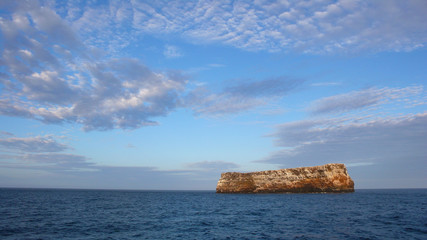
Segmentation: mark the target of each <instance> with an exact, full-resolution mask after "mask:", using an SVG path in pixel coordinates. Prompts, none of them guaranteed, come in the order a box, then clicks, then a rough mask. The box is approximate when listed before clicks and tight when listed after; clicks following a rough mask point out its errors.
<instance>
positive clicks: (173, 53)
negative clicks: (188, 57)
mask: <svg viewBox="0 0 427 240" xmlns="http://www.w3.org/2000/svg"><path fill="white" fill-rule="evenodd" d="M163 55H164V56H165V57H166V58H179V57H182V55H183V54H182V52H181V50H179V48H178V47H176V46H172V45H166V46H165V49H164V51H163Z"/></svg>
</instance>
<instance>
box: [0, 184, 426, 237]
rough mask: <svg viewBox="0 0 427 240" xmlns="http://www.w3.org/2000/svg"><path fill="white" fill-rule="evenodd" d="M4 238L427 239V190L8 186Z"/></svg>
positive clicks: (1, 220) (1, 224)
mask: <svg viewBox="0 0 427 240" xmlns="http://www.w3.org/2000/svg"><path fill="white" fill-rule="evenodd" d="M0 239H405V240H406V239H427V189H399V190H356V192H355V193H347V194H216V193H215V192H213V191H120V190H117V191H111V190H58V189H0Z"/></svg>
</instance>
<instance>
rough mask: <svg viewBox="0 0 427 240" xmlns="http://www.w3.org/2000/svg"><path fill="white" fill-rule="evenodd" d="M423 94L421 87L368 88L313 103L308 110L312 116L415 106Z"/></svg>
mask: <svg viewBox="0 0 427 240" xmlns="http://www.w3.org/2000/svg"><path fill="white" fill-rule="evenodd" d="M422 93H423V87H422V86H412V87H405V88H368V89H364V90H359V91H353V92H349V93H344V94H339V95H335V96H331V97H326V98H322V99H319V100H317V101H315V102H314V103H313V104H312V105H311V107H310V110H311V112H312V113H313V114H328V113H339V112H348V111H351V110H357V109H363V108H366V107H370V106H375V105H379V104H387V103H390V102H396V101H404V102H408V103H411V102H412V104H417V102H420V101H417V100H416V99H415V98H416V97H419V96H420V95H421V94H422Z"/></svg>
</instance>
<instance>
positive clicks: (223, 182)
mask: <svg viewBox="0 0 427 240" xmlns="http://www.w3.org/2000/svg"><path fill="white" fill-rule="evenodd" d="M216 192H217V193H323V192H325V193H326V192H330V193H345V192H354V182H353V180H352V179H351V178H350V176H349V175H348V173H347V168H346V167H345V165H344V164H340V163H331V164H326V165H322V166H315V167H301V168H288V169H280V170H270V171H261V172H249V173H239V172H226V173H222V174H221V178H220V179H219V181H218V185H217V187H216Z"/></svg>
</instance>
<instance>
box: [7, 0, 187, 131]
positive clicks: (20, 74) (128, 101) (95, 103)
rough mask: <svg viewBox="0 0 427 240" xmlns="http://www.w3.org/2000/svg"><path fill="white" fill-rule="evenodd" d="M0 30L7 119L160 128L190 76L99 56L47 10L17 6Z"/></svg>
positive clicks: (97, 126) (90, 127) (88, 126)
mask: <svg viewBox="0 0 427 240" xmlns="http://www.w3.org/2000/svg"><path fill="white" fill-rule="evenodd" d="M27 12H28V13H29V14H26V13H27ZM83 16H84V14H83ZM95 18H96V16H95ZM122 20H123V19H122ZM100 24H101V23H100ZM95 25H96V24H95ZM75 28H76V27H75ZM0 30H1V31H2V34H3V36H4V41H3V44H4V46H5V48H4V49H3V50H2V51H1V52H0V54H1V56H2V64H3V65H4V69H5V71H6V73H5V74H4V76H3V75H2V80H1V82H0V83H2V84H3V85H4V88H3V89H2V90H3V91H2V93H1V95H0V113H1V114H3V115H8V116H19V117H26V118H33V119H37V120H40V121H43V122H45V123H63V122H77V123H80V124H82V125H83V129H84V130H95V129H97V130H108V129H113V128H138V127H141V126H147V125H155V124H157V123H156V121H154V120H153V118H155V117H159V116H165V115H167V114H168V113H169V112H171V111H173V110H174V109H175V107H176V106H178V105H179V104H180V99H179V98H180V97H179V94H180V93H181V92H183V91H184V88H185V85H186V77H184V76H182V75H181V74H180V73H179V72H153V71H151V70H150V69H149V68H147V67H146V66H145V65H143V64H142V63H140V61H139V60H137V59H131V58H108V57H106V58H103V59H102V60H101V59H98V58H97V56H96V55H95V54H93V51H91V50H90V49H91V48H90V47H86V45H85V44H87V43H86V42H85V43H84V42H82V41H80V40H79V38H78V37H77V35H76V34H75V31H74V30H73V28H71V27H70V26H69V24H68V23H67V22H66V21H65V20H63V19H61V18H60V16H59V15H58V14H56V13H55V12H54V11H53V10H51V9H49V8H46V7H40V6H38V5H37V4H33V5H31V7H29V6H27V5H26V4H24V3H22V4H17V8H16V9H15V12H14V13H13V14H12V16H8V17H5V18H3V17H2V18H0ZM83 34H84V33H83ZM89 42H90V41H89ZM83 50H85V51H83ZM3 77H4V78H3Z"/></svg>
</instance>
